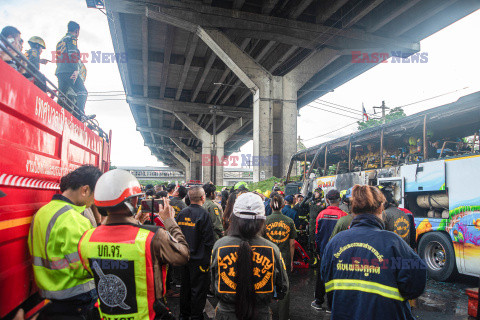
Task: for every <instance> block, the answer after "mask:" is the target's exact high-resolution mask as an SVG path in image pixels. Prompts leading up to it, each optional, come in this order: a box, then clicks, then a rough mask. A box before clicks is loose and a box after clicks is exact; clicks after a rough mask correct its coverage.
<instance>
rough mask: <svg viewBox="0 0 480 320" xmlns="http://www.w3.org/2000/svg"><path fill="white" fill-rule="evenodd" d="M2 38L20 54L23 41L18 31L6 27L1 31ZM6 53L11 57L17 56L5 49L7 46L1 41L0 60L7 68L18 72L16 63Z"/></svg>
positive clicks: (18, 67) (10, 50) (7, 48)
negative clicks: (9, 67)
mask: <svg viewBox="0 0 480 320" xmlns="http://www.w3.org/2000/svg"><path fill="white" fill-rule="evenodd" d="M1 34H2V36H3V37H4V38H5V39H6V41H8V43H10V44H11V45H12V47H14V48H15V49H16V50H17V51H18V52H22V49H23V39H22V34H21V33H20V31H19V30H18V29H17V28H15V27H12V26H6V27H4V28H3V29H2V32H1ZM7 51H8V52H9V53H10V54H11V55H13V56H17V54H16V53H15V52H14V51H13V50H12V49H10V48H9V47H7V45H4V44H3V43H2V41H0V58H1V59H2V60H3V61H5V62H6V63H7V64H8V65H9V66H11V67H12V68H14V69H15V70H17V71H19V69H20V67H21V66H19V65H17V62H15V60H13V59H12V57H10V55H9V54H8V53H7Z"/></svg>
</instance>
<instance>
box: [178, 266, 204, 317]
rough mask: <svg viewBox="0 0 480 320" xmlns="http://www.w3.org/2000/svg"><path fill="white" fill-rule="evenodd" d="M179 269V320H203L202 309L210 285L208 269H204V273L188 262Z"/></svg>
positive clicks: (198, 267)
mask: <svg viewBox="0 0 480 320" xmlns="http://www.w3.org/2000/svg"><path fill="white" fill-rule="evenodd" d="M181 268H182V271H181V274H182V288H181V289H180V319H191V320H199V319H201V320H203V309H205V303H206V302H207V291H208V287H209V285H210V274H209V271H208V268H207V267H205V269H203V270H204V271H205V272H204V271H202V270H201V269H200V265H199V264H198V263H195V262H189V263H187V264H186V265H185V266H183V267H181Z"/></svg>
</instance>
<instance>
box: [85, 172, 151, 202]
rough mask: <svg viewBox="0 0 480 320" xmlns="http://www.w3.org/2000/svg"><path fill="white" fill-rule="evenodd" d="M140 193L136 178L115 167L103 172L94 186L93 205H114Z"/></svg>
mask: <svg viewBox="0 0 480 320" xmlns="http://www.w3.org/2000/svg"><path fill="white" fill-rule="evenodd" d="M140 195H142V189H141V187H140V183H139V182H138V180H137V178H135V177H134V176H133V175H132V174H131V173H130V172H127V171H125V170H121V169H115V170H111V171H108V172H106V173H104V174H103V175H102V176H101V177H100V179H98V181H97V184H96V186H95V194H94V197H95V205H96V206H97V207H114V206H116V205H118V204H121V203H122V202H125V201H126V200H128V199H130V198H132V197H138V196H140Z"/></svg>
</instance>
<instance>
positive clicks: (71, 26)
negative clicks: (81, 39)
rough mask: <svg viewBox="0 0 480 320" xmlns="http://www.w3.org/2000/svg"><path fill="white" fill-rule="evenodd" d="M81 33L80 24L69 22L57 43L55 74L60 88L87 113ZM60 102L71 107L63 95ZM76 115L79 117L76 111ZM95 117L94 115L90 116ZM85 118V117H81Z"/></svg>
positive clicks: (78, 109)
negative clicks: (79, 48)
mask: <svg viewBox="0 0 480 320" xmlns="http://www.w3.org/2000/svg"><path fill="white" fill-rule="evenodd" d="M79 34H80V25H79V24H78V23H76V22H74V21H70V22H69V23H68V32H67V34H66V35H65V36H64V37H63V38H62V39H61V40H60V41H59V42H58V43H57V48H56V63H57V70H56V71H55V75H56V76H57V78H58V89H59V90H60V91H61V92H62V93H63V94H65V95H66V96H67V97H68V98H69V99H70V100H72V101H74V102H75V105H76V108H77V111H78V112H79V113H80V114H81V115H83V114H84V113H85V103H86V102H87V95H88V92H87V89H86V88H85V85H84V83H83V81H82V79H81V78H80V76H79V73H80V69H79V63H78V62H79V61H80V51H79V50H78V47H77V40H78V36H79ZM59 100H60V101H59V104H60V105H61V106H62V107H64V108H67V109H70V107H69V105H68V103H67V102H66V100H65V99H64V97H61V99H59ZM74 115H75V116H77V117H78V115H77V114H76V113H74ZM88 118H89V119H93V118H94V117H93V115H92V116H89V117H88ZM79 120H83V119H79Z"/></svg>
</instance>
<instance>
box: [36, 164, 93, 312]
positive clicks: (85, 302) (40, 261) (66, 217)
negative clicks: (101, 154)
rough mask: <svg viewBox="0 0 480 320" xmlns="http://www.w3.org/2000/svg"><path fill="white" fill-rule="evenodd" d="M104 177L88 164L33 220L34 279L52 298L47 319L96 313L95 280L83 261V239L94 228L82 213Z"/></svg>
mask: <svg viewBox="0 0 480 320" xmlns="http://www.w3.org/2000/svg"><path fill="white" fill-rule="evenodd" d="M101 175H102V172H101V171H100V170H99V169H98V168H97V167H95V166H92V165H84V166H81V167H79V168H77V169H76V170H74V171H72V172H70V173H68V174H67V175H65V176H63V177H62V178H61V180H60V191H61V192H62V194H56V195H54V196H53V198H52V201H50V202H49V203H48V204H46V205H44V206H43V207H41V208H40V209H39V210H38V212H37V213H36V214H35V216H34V218H33V221H32V224H31V226H30V233H29V235H28V247H29V250H30V254H31V256H32V258H33V273H34V275H35V282H36V284H37V286H38V288H39V289H40V291H39V292H40V296H41V297H42V298H44V299H49V300H51V301H52V302H51V303H50V304H49V305H48V306H47V307H46V308H45V310H44V311H43V313H42V314H43V315H44V316H45V319H61V318H64V317H71V318H72V319H84V317H87V318H89V317H92V313H94V311H93V307H94V304H95V301H96V300H97V293H96V291H95V283H94V281H93V278H92V276H91V275H90V274H89V273H88V271H87V270H86V269H84V268H83V266H82V263H81V262H80V257H79V253H78V242H79V241H80V238H81V237H82V235H83V234H84V233H85V232H86V231H88V230H89V229H92V228H93V226H92V224H91V223H90V221H89V220H88V219H87V218H86V217H84V216H83V215H82V212H83V211H84V210H85V208H89V207H90V206H91V205H92V204H93V202H94V197H93V194H94V190H95V184H96V183H97V180H98V179H99V178H100V176H101Z"/></svg>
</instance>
